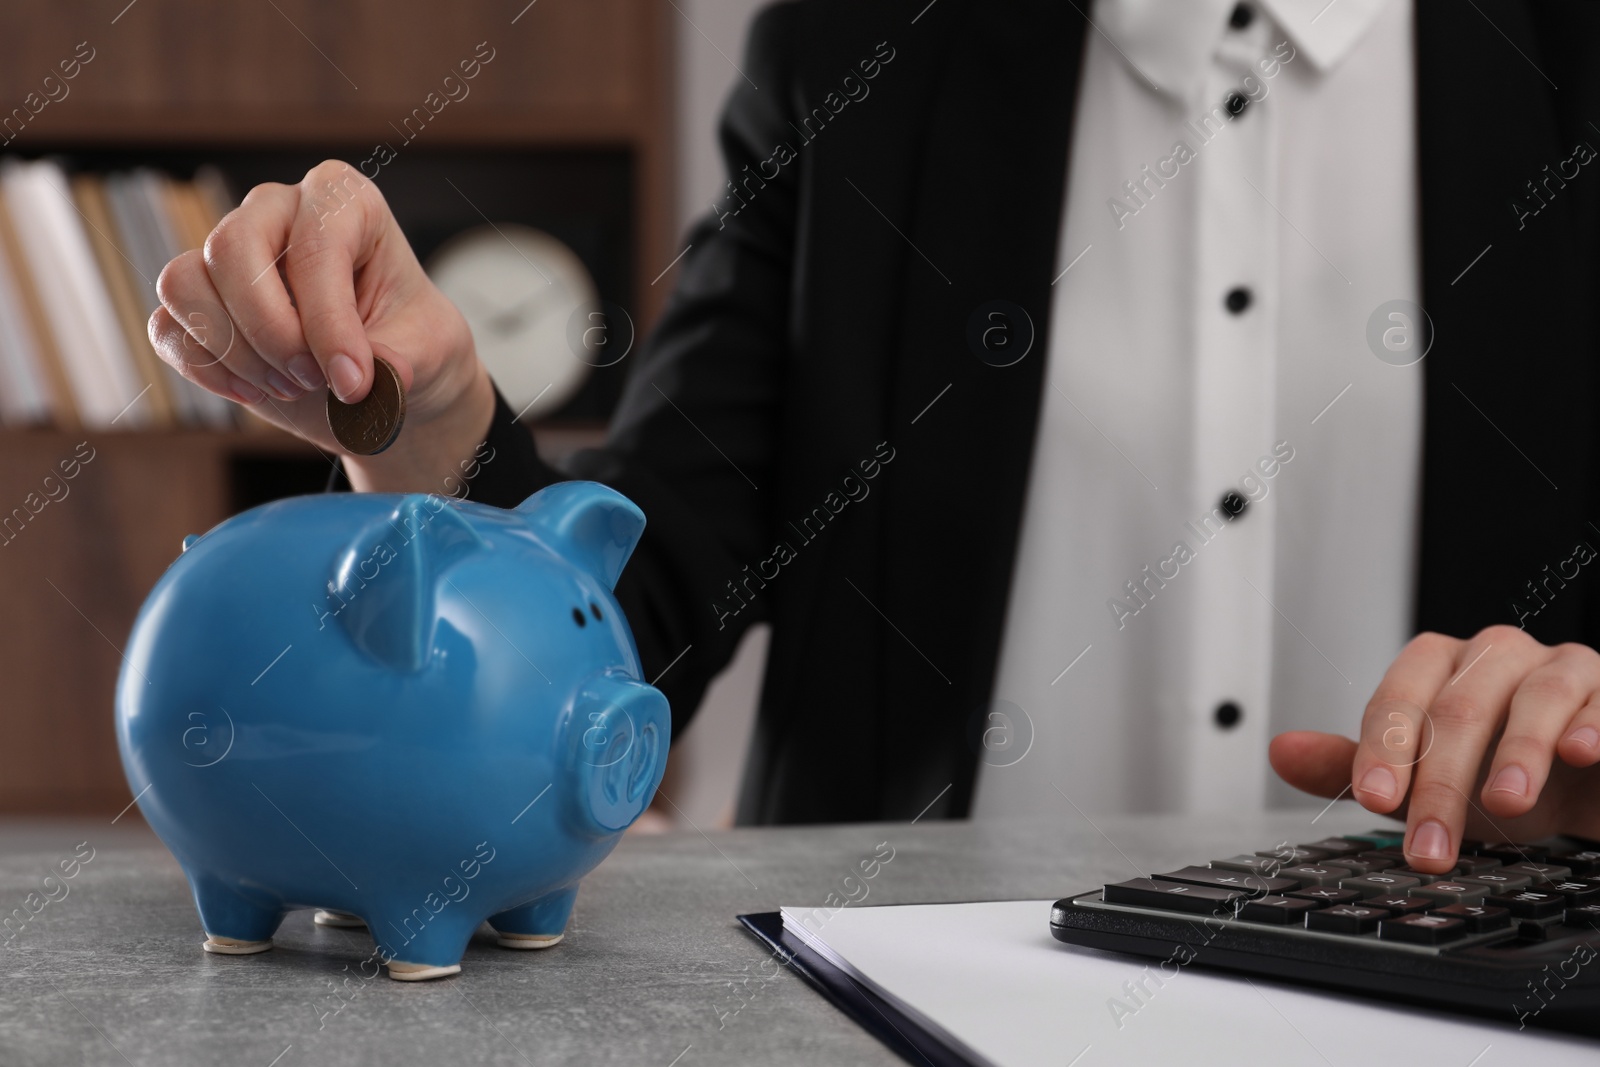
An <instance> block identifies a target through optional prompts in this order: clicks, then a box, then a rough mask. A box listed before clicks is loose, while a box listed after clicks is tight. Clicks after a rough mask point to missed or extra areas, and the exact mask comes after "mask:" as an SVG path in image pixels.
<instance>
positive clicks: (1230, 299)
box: [1222, 285, 1250, 315]
mask: <svg viewBox="0 0 1600 1067" xmlns="http://www.w3.org/2000/svg"><path fill="white" fill-rule="evenodd" d="M1222 303H1223V306H1224V307H1226V308H1227V309H1228V310H1229V311H1231V312H1233V313H1234V314H1235V315H1239V314H1242V313H1243V312H1244V309H1245V308H1247V307H1249V306H1250V290H1248V289H1246V288H1245V287H1244V286H1242V285H1239V286H1235V287H1234V288H1232V289H1229V290H1228V295H1227V296H1225V297H1223V298H1222Z"/></svg>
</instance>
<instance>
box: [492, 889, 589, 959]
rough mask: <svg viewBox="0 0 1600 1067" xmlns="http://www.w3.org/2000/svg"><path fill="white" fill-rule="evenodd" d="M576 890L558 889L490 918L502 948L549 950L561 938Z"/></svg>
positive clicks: (576, 896) (575, 898) (576, 897)
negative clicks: (530, 902)
mask: <svg viewBox="0 0 1600 1067" xmlns="http://www.w3.org/2000/svg"><path fill="white" fill-rule="evenodd" d="M577 899H578V887H577V886H570V887H569V888H566V889H558V890H557V891H556V892H554V893H551V894H550V895H549V896H545V897H540V898H539V899H538V900H536V901H534V902H533V903H532V904H524V905H523V906H522V907H520V908H512V909H511V910H510V911H502V912H501V913H500V914H499V915H491V916H489V925H490V926H492V927H494V928H495V932H496V933H498V934H499V935H500V946H501V947H502V948H549V947H550V946H551V945H554V944H555V943H556V942H558V941H560V940H561V938H562V937H563V936H564V931H565V930H566V928H567V918H568V917H569V916H570V915H571V914H572V904H573V902H574V901H576V900H577Z"/></svg>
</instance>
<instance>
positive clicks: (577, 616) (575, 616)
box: [572, 608, 589, 629]
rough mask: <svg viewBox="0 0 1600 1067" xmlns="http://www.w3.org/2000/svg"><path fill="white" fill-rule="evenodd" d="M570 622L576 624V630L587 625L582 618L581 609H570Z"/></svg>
mask: <svg viewBox="0 0 1600 1067" xmlns="http://www.w3.org/2000/svg"><path fill="white" fill-rule="evenodd" d="M572 621H573V622H575V623H577V624H578V628H579V629H582V628H583V627H585V626H587V625H589V620H588V619H585V618H584V617H583V609H582V608H573V609H572Z"/></svg>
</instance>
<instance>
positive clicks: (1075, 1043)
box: [783, 900, 1600, 1067]
mask: <svg viewBox="0 0 1600 1067" xmlns="http://www.w3.org/2000/svg"><path fill="white" fill-rule="evenodd" d="M1051 903H1052V902H1051V901H1048V900H1018V901H998V902H988V903H976V904H912V905H899V906H892V907H868V908H844V909H841V910H830V909H812V908H784V909H783V914H784V926H785V928H786V929H788V930H791V931H794V932H796V933H798V934H800V936H801V937H802V939H803V940H805V941H806V943H807V944H809V945H810V946H811V947H812V948H814V949H816V950H817V951H818V952H820V953H821V954H822V955H824V956H825V957H826V958H828V959H829V961H830V962H832V963H833V964H834V965H835V966H839V967H842V968H843V969H845V970H846V971H847V972H848V973H849V974H851V975H852V976H853V977H854V978H856V979H857V980H858V981H861V982H863V983H864V984H865V985H867V986H868V987H869V988H871V989H872V990H873V991H874V992H876V993H878V994H879V995H881V996H884V997H886V998H887V999H889V1000H890V1001H891V1002H892V1003H894V1004H896V1005H897V1006H898V1007H900V1008H901V1009H902V1010H903V1011H905V1012H907V1014H909V1015H911V1016H912V1017H913V1018H915V1019H917V1020H918V1021H919V1022H921V1023H922V1024H923V1025H924V1026H927V1027H928V1028H929V1029H931V1030H933V1031H935V1032H939V1033H942V1034H943V1035H944V1036H945V1037H946V1038H947V1039H949V1040H951V1041H952V1042H953V1043H955V1044H956V1045H957V1046H958V1047H960V1048H963V1049H964V1050H966V1052H967V1053H968V1055H970V1056H971V1057H972V1058H973V1059H975V1060H977V1061H978V1062H981V1063H990V1064H995V1065H998V1067H1033V1065H1035V1064H1038V1065H1046V1064H1048V1065H1049V1067H1105V1065H1111V1064H1138V1065H1171V1067H1178V1065H1180V1064H1183V1065H1187V1064H1271V1065H1272V1067H1297V1065H1300V1064H1306V1065H1308V1067H1346V1065H1349V1067H1372V1065H1373V1064H1375V1063H1384V1064H1405V1065H1407V1067H1423V1065H1435V1064H1437V1065H1440V1067H1524V1065H1527V1064H1534V1063H1537V1064H1539V1065H1540V1067H1561V1065H1566V1064H1573V1065H1577V1064H1584V1065H1593V1064H1595V1063H1596V1062H1600V1042H1595V1041H1589V1040H1585V1039H1583V1038H1580V1037H1573V1036H1569V1035H1565V1034H1553V1033H1547V1032H1541V1031H1536V1030H1533V1029H1528V1030H1522V1031H1518V1030H1517V1029H1516V1026H1515V1024H1510V1025H1503V1024H1495V1023H1480V1022H1476V1021H1474V1020H1472V1019H1470V1018H1466V1017H1464V1016H1453V1015H1449V1014H1447V1013H1443V1012H1435V1011H1428V1010H1426V1009H1421V1008H1415V1007H1410V1006H1404V1005H1395V1006H1390V1005H1387V1004H1384V1003H1382V1002H1380V1001H1377V1000H1370V999H1365V998H1359V997H1354V996H1344V995H1341V994H1336V993H1328V992H1324V991H1319V990H1314V989H1310V988H1305V987H1296V986H1292V985H1288V984H1285V983H1280V982H1275V981H1269V980H1264V979H1254V978H1246V977H1243V976H1240V975H1234V974H1227V973H1223V972H1218V971H1206V970H1202V969H1200V968H1198V967H1177V966H1176V965H1169V966H1168V967H1167V968H1166V971H1165V972H1164V971H1163V970H1162V968H1161V966H1160V963H1161V961H1159V960H1154V959H1150V960H1146V959H1136V958H1134V957H1131V956H1122V955H1116V954H1112V953H1106V952H1097V951H1095V950H1092V949H1082V948H1076V947H1074V946H1071V945H1064V944H1062V943H1061V942H1059V941H1057V940H1055V938H1053V937H1051V936H1050V925H1049V924H1050V905H1051ZM1141 983H1142V985H1143V989H1141V988H1140V986H1141ZM1117 1005H1120V1007H1118V1006H1117Z"/></svg>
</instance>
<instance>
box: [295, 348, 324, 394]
mask: <svg viewBox="0 0 1600 1067" xmlns="http://www.w3.org/2000/svg"><path fill="white" fill-rule="evenodd" d="M286 367H287V369H288V371H289V375H290V377H292V378H294V380H295V381H297V382H299V383H300V385H301V386H302V387H303V388H306V389H321V388H322V387H323V386H324V385H327V384H328V379H326V378H324V377H323V376H322V368H321V367H319V366H317V361H316V360H314V359H312V358H311V357H310V356H308V355H305V354H304V353H302V354H300V355H298V356H294V357H292V358H291V359H290V360H289V362H288V364H286Z"/></svg>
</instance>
